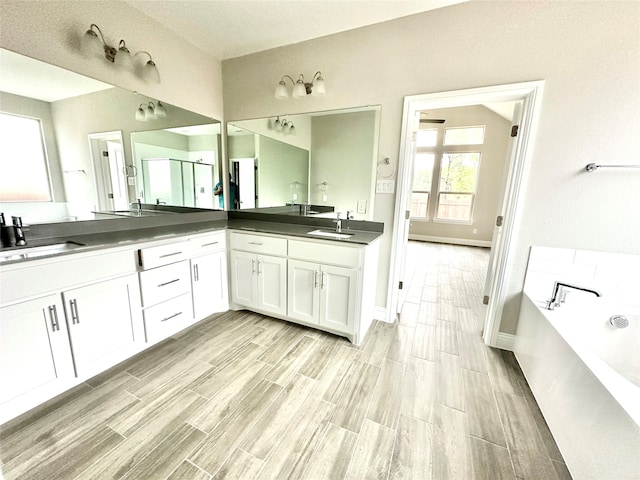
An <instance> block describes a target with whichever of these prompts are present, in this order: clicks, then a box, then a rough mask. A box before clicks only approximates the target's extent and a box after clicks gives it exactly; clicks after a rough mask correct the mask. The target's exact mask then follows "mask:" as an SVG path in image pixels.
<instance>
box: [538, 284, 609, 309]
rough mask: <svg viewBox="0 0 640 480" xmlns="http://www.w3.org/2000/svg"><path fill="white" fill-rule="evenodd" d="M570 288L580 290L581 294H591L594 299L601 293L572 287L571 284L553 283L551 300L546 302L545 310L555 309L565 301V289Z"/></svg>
mask: <svg viewBox="0 0 640 480" xmlns="http://www.w3.org/2000/svg"><path fill="white" fill-rule="evenodd" d="M567 288H572V289H574V290H580V291H582V292H588V293H593V294H594V295H595V296H596V297H601V296H602V293H600V291H599V290H594V289H592V288H586V287H580V286H578V285H573V284H571V283H564V282H555V283H554V284H553V292H552V293H551V298H550V299H549V300H547V306H546V308H547V310H553V309H555V307H559V306H560V304H561V303H563V302H564V301H565V297H566V295H567V293H568V292H567V291H566V290H565V289H567Z"/></svg>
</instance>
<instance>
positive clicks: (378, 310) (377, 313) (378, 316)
mask: <svg viewBox="0 0 640 480" xmlns="http://www.w3.org/2000/svg"><path fill="white" fill-rule="evenodd" d="M373 319H374V320H380V321H382V322H386V323H393V321H391V322H390V321H389V319H388V318H387V309H386V308H384V307H378V306H377V305H376V306H375V307H373Z"/></svg>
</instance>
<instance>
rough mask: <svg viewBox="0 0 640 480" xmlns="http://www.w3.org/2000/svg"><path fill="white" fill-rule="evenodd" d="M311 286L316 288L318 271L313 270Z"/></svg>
mask: <svg viewBox="0 0 640 480" xmlns="http://www.w3.org/2000/svg"><path fill="white" fill-rule="evenodd" d="M313 288H318V271H317V270H314V271H313Z"/></svg>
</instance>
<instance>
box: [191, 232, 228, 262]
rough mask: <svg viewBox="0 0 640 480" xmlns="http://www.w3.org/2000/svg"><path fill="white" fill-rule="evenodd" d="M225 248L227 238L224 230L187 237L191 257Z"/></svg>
mask: <svg viewBox="0 0 640 480" xmlns="http://www.w3.org/2000/svg"><path fill="white" fill-rule="evenodd" d="M226 248H227V239H226V236H225V232H224V231H220V232H216V233H212V234H210V235H202V236H200V237H195V238H190V239H189V254H190V255H191V256H192V257H198V256H200V255H204V254H207V253H212V252H218V251H220V250H225V249H226Z"/></svg>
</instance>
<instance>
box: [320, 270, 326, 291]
mask: <svg viewBox="0 0 640 480" xmlns="http://www.w3.org/2000/svg"><path fill="white" fill-rule="evenodd" d="M324 287H325V283H324V272H320V288H321V289H324Z"/></svg>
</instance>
